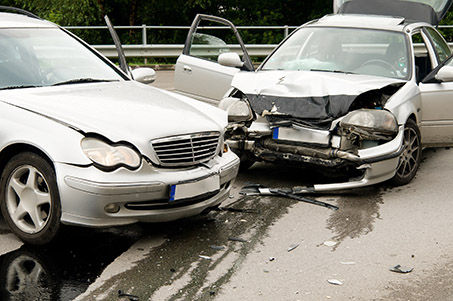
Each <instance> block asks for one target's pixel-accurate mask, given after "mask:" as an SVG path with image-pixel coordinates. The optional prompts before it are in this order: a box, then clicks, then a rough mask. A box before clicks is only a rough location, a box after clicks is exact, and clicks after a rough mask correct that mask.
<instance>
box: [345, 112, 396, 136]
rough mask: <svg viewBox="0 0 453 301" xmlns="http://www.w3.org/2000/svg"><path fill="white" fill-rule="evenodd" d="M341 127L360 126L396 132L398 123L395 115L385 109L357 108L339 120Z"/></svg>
mask: <svg viewBox="0 0 453 301" xmlns="http://www.w3.org/2000/svg"><path fill="white" fill-rule="evenodd" d="M340 126H341V127H351V126H354V127H360V128H364V129H370V130H375V131H381V132H386V133H396V132H397V131H398V123H397V121H396V118H395V116H394V115H393V114H392V113H390V112H388V111H385V110H366V109H363V110H357V111H352V112H350V113H348V115H346V116H345V117H344V118H343V119H342V120H341V121H340Z"/></svg>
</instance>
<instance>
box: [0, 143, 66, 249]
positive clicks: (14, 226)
mask: <svg viewBox="0 0 453 301" xmlns="http://www.w3.org/2000/svg"><path fill="white" fill-rule="evenodd" d="M0 185H1V186H0V187H1V189H2V200H1V204H0V207H1V211H2V214H3V217H4V219H5V221H6V222H7V224H8V225H9V227H10V228H11V230H12V231H13V232H14V233H15V234H16V235H17V236H18V237H19V238H20V239H22V240H23V241H24V242H27V243H30V244H34V245H42V244H46V243H48V242H50V241H51V240H52V239H53V238H54V237H55V236H56V234H57V232H58V230H59V228H60V217H61V204H60V196H59V193H58V188H57V182H56V177H55V171H54V170H53V168H52V166H51V165H50V164H49V163H48V162H47V161H46V160H44V159H43V158H42V157H40V156H38V155H36V154H34V153H29V152H26V153H20V154H18V155H16V156H14V157H13V158H12V159H11V160H10V161H9V162H8V164H7V165H6V166H5V169H4V170H3V174H2V177H1V180H0Z"/></svg>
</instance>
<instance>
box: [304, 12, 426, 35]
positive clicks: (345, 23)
mask: <svg viewBox="0 0 453 301" xmlns="http://www.w3.org/2000/svg"><path fill="white" fill-rule="evenodd" d="M417 23H420V22H417ZM408 24H410V22H409V23H408V22H407V21H406V20H405V19H404V18H403V17H389V16H379V15H360V14H333V15H326V16H324V17H322V18H321V19H318V20H316V21H314V22H311V23H309V24H307V26H326V27H356V28H367V29H380V30H392V31H404V29H405V27H406V26H407V25H408ZM426 25H427V26H430V25H429V24H428V23H426Z"/></svg>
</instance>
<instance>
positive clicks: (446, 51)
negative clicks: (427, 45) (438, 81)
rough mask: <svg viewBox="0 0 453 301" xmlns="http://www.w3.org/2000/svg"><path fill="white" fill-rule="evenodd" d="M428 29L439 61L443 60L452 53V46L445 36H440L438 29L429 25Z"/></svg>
mask: <svg viewBox="0 0 453 301" xmlns="http://www.w3.org/2000/svg"><path fill="white" fill-rule="evenodd" d="M426 31H427V32H428V35H429V36H430V37H431V40H432V42H433V46H434V49H435V51H436V54H437V57H438V59H439V63H441V62H443V61H444V60H446V59H447V58H448V57H449V56H450V54H451V50H450V47H449V46H448V44H447V42H445V40H444V38H442V36H440V35H439V33H438V32H437V31H436V30H434V29H433V28H431V27H427V28H426Z"/></svg>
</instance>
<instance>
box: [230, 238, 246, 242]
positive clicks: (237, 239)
mask: <svg viewBox="0 0 453 301" xmlns="http://www.w3.org/2000/svg"><path fill="white" fill-rule="evenodd" d="M228 240H231V241H238V242H248V241H247V240H245V239H243V238H240V237H228Z"/></svg>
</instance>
